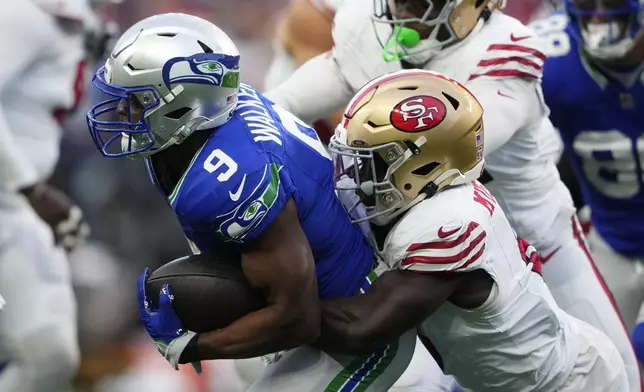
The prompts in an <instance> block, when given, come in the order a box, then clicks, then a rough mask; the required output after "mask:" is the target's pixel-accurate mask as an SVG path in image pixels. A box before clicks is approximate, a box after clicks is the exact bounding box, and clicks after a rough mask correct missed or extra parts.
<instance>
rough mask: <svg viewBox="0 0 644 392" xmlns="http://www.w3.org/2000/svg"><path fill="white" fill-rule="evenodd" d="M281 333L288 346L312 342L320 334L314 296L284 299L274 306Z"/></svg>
mask: <svg viewBox="0 0 644 392" xmlns="http://www.w3.org/2000/svg"><path fill="white" fill-rule="evenodd" d="M276 309H277V314H276V318H277V320H280V324H281V325H280V330H281V331H282V333H281V335H282V336H283V337H284V340H285V341H286V344H287V345H288V346H289V347H298V346H302V345H307V344H312V343H313V342H315V341H316V340H317V338H318V337H319V336H320V314H321V310H320V306H319V300H318V298H317V297H316V298H315V299H313V300H311V301H307V300H302V299H300V298H298V299H297V300H288V301H284V303H282V304H277V306H276Z"/></svg>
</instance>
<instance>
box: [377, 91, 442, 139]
mask: <svg viewBox="0 0 644 392" xmlns="http://www.w3.org/2000/svg"><path fill="white" fill-rule="evenodd" d="M446 113H447V109H446V107H445V104H443V102H441V101H440V100H438V99H437V98H434V97H430V96H429V95H417V96H414V97H410V98H407V99H405V100H404V101H401V102H399V103H398V104H397V105H396V106H395V107H394V109H393V110H392V111H391V114H390V115H389V120H390V122H391V125H393V126H394V127H396V129H398V130H400V131H403V132H422V131H427V130H429V129H432V128H434V127H436V126H437V125H438V124H440V123H441V122H443V120H444V119H445V115H446Z"/></svg>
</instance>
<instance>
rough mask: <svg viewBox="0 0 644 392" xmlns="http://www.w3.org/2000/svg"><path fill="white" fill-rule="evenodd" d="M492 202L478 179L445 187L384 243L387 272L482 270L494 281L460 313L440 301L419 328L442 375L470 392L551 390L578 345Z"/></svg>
mask: <svg viewBox="0 0 644 392" xmlns="http://www.w3.org/2000/svg"><path fill="white" fill-rule="evenodd" d="M521 251H522V250H521V249H520V248H519V245H518V244H517V238H516V235H515V233H514V231H513V230H512V228H511V227H510V224H509V223H508V221H507V219H506V217H505V214H504V213H503V211H502V210H501V208H500V207H499V206H498V204H497V203H496V200H495V199H494V197H493V196H492V195H491V194H490V193H489V192H488V191H487V190H486V189H485V188H484V187H483V186H482V185H481V184H480V183H478V182H474V183H472V184H467V185H461V186H458V187H454V188H448V189H446V190H444V191H442V192H440V193H439V194H437V195H436V196H434V197H433V198H431V199H427V200H425V201H423V202H422V203H420V204H418V205H416V206H415V207H413V208H412V209H411V210H409V211H408V212H407V213H406V214H405V215H404V216H403V218H402V219H401V220H400V221H399V222H398V223H397V224H396V225H395V226H394V228H393V229H392V230H391V232H390V233H389V235H388V236H387V239H386V240H385V245H384V250H383V257H384V259H385V261H386V262H387V264H388V265H389V266H390V267H391V268H398V269H406V270H408V271H414V272H418V273H432V272H454V273H461V272H470V271H474V270H477V269H482V270H484V271H485V272H487V273H488V274H489V275H490V276H491V277H492V278H493V279H494V282H495V285H494V289H493V290H492V293H491V294H490V296H489V298H488V299H487V301H486V302H485V303H484V304H483V305H481V306H480V307H478V308H476V309H470V310H465V309H461V308H458V307H456V306H455V305H453V304H451V303H449V302H446V303H444V304H443V305H442V306H441V307H440V308H438V310H436V311H435V312H434V313H433V314H432V315H431V316H430V317H428V318H427V319H426V320H425V321H424V322H423V323H422V324H421V325H420V327H419V332H420V333H421V334H422V335H425V336H427V337H428V338H429V339H430V340H431V341H432V343H434V345H435V346H436V349H437V350H438V352H439V354H440V355H441V357H442V359H443V363H444V369H445V373H446V374H451V375H453V376H454V377H455V378H456V379H457V381H458V382H459V384H460V385H461V386H463V387H465V388H472V389H475V390H477V391H531V392H539V391H544V392H545V391H548V392H551V391H555V390H559V388H560V387H561V385H562V384H563V383H564V382H565V381H566V379H567V377H568V375H569V373H570V371H571V369H572V368H573V367H574V366H575V361H576V359H577V354H578V346H579V342H578V340H577V336H576V335H575V333H573V331H574V328H573V327H572V326H571V320H570V318H569V316H568V315H567V314H566V313H564V312H563V311H562V310H560V309H559V308H558V307H557V304H556V303H555V300H554V299H553V298H552V296H551V295H550V292H549V291H548V288H547V287H546V285H545V283H544V282H543V279H542V278H541V276H540V275H539V274H537V273H535V272H533V271H532V268H533V267H534V266H533V264H532V263H528V264H526V262H524V258H523V256H522V254H521Z"/></svg>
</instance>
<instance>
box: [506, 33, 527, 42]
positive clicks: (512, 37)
mask: <svg viewBox="0 0 644 392" xmlns="http://www.w3.org/2000/svg"><path fill="white" fill-rule="evenodd" d="M530 37H532V36H531V35H524V36H522V37H515V36H514V33H512V34H510V41H512V42H519V41H523V40H524V39H528V38H530Z"/></svg>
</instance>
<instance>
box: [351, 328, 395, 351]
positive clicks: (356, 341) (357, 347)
mask: <svg viewBox="0 0 644 392" xmlns="http://www.w3.org/2000/svg"><path fill="white" fill-rule="evenodd" d="M380 338H381V337H380V336H378V334H377V333H376V331H375V329H374V328H371V326H370V325H369V324H368V323H366V322H365V323H353V324H352V325H351V326H350V327H349V328H348V329H347V331H346V341H345V342H344V344H343V346H344V347H345V349H344V350H343V351H344V352H345V353H346V354H354V355H359V354H366V353H371V352H373V351H374V350H376V349H378V348H380V347H382V346H385V345H386V344H387V342H386V341H384V342H381V341H380V340H381V339H380Z"/></svg>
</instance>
